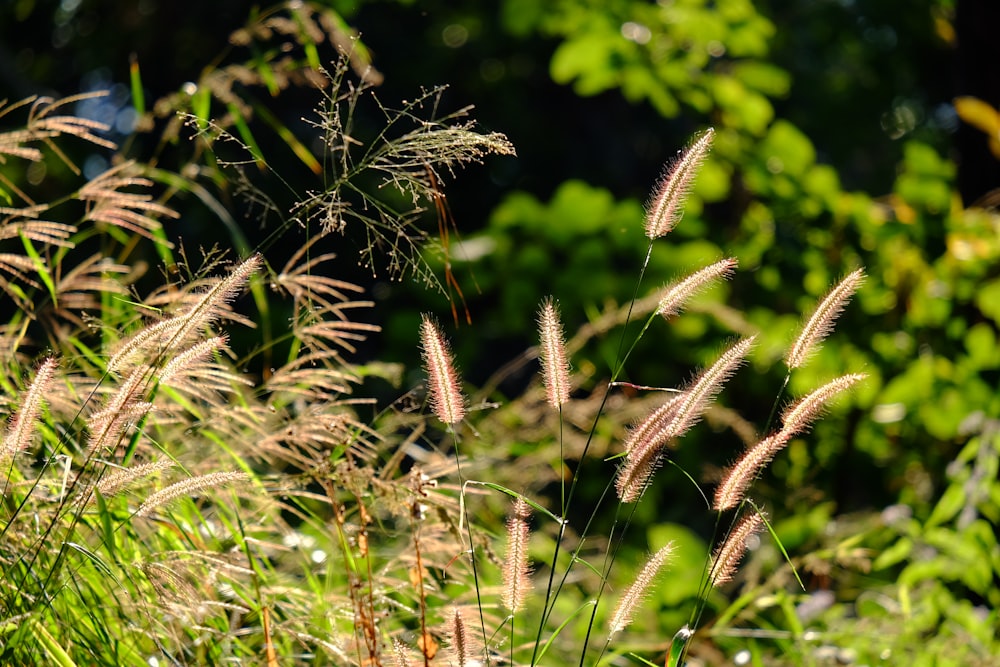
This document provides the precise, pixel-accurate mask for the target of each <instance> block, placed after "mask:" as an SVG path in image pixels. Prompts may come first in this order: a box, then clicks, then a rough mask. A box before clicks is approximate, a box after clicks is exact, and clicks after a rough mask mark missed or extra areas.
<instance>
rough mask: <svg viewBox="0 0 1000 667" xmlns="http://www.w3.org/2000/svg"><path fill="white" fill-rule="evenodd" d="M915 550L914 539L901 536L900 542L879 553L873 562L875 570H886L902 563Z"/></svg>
mask: <svg viewBox="0 0 1000 667" xmlns="http://www.w3.org/2000/svg"><path fill="white" fill-rule="evenodd" d="M912 552H913V540H911V539H910V538H908V537H903V538H900V539H899V541H898V542H896V543H895V544H893V545H892V546H891V547H889V548H888V549H885V550H884V551H882V553H880V554H879V555H878V558H876V559H875V562H874V563H872V569H873V570H876V571H878V570H884V569H886V568H888V567H892V566H893V565H896V564H897V563H900V562H902V561H904V560H906V559H907V558H909V557H910V554H911V553H912Z"/></svg>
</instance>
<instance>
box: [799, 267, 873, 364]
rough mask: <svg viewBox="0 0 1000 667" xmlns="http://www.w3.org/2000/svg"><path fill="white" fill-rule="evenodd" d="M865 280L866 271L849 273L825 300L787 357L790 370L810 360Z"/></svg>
mask: <svg viewBox="0 0 1000 667" xmlns="http://www.w3.org/2000/svg"><path fill="white" fill-rule="evenodd" d="M864 279H865V272H864V269H857V270H856V271H853V272H852V273H849V274H848V275H847V276H846V277H845V278H844V279H843V280H841V281H840V282H839V283H838V284H837V285H836V287H834V288H833V289H832V290H830V292H829V293H828V294H827V295H826V297H824V298H823V300H822V301H821V302H820V303H819V305H818V306H817V307H816V310H815V311H814V312H813V314H812V315H811V316H810V317H809V319H808V320H807V321H806V324H805V326H803V327H802V331H801V332H800V333H799V336H798V338H796V339H795V343H794V344H793V345H792V347H791V348H789V350H788V354H787V355H786V356H785V365H786V366H788V368H789V370H791V369H794V368H798V367H800V366H802V365H803V364H805V363H806V361H808V360H809V356H810V355H811V354H812V353H813V352H814V351H815V350H816V348H817V347H818V346H819V345H820V343H822V342H823V339H824V338H826V337H827V336H828V335H829V334H830V332H831V331H832V330H833V325H834V323H836V321H837V318H838V317H839V316H840V313H842V312H843V310H844V306H846V305H847V302H848V301H850V299H851V296H852V295H853V294H854V292H855V291H857V289H858V287H859V286H860V285H861V283H863V282H864Z"/></svg>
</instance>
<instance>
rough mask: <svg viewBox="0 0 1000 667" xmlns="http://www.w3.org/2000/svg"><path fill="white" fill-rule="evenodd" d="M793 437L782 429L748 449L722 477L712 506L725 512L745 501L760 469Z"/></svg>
mask: <svg viewBox="0 0 1000 667" xmlns="http://www.w3.org/2000/svg"><path fill="white" fill-rule="evenodd" d="M791 439H792V434H791V433H787V432H786V431H783V430H782V431H778V432H777V433H772V434H771V435H769V436H767V437H766V438H764V439H763V440H761V441H760V442H758V443H757V444H756V445H754V446H753V447H751V448H750V449H748V450H747V451H746V453H744V454H743V456H741V457H740V459H739V460H738V461H737V462H736V463H735V464H733V466H732V467H730V468H729V470H728V471H726V474H725V476H724V477H723V478H722V483H720V484H719V486H718V488H717V489H716V490H715V499H714V502H713V503H712V508H713V509H714V510H715V511H716V512H724V511H726V510H728V509H732V508H733V507H736V506H737V505H739V504H740V503H741V502H743V499H744V498H745V497H746V492H747V489H749V488H750V485H751V484H753V481H754V480H755V479H757V475H759V474H760V471H761V470H763V469H764V466H766V465H767V464H768V463H770V462H771V460H772V459H773V458H774V457H775V455H776V454H777V453H778V452H780V451H781V450H782V449H784V448H785V445H787V444H788V441H789V440H791Z"/></svg>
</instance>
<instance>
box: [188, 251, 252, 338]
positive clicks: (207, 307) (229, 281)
mask: <svg viewBox="0 0 1000 667" xmlns="http://www.w3.org/2000/svg"><path fill="white" fill-rule="evenodd" d="M263 261H264V260H263V258H262V257H261V256H260V255H259V254H257V253H254V254H253V255H250V256H249V257H247V258H246V259H245V260H244V261H243V262H241V263H240V264H237V265H236V266H235V267H233V269H232V270H231V271H230V272H229V275H227V276H226V277H224V278H222V279H220V280H218V281H216V282H215V284H214V285H213V286H212V287H211V288H209V289H208V291H206V292H205V294H204V295H203V296H202V297H201V299H199V300H198V301H197V302H196V303H195V304H194V305H193V306H192V307H191V308H190V309H189V310H188V311H187V312H186V313H184V314H183V315H182V316H181V318H182V320H183V323H182V324H181V326H180V328H178V330H177V333H176V334H175V336H174V337H173V338H172V339H171V347H172V348H173V349H176V347H177V346H179V345H184V344H185V342H186V341H187V338H188V336H190V335H191V334H192V333H193V332H195V331H198V330H200V329H202V328H203V327H206V326H208V325H209V324H212V323H214V322H215V321H216V320H217V319H219V318H220V317H221V316H222V314H223V310H224V308H225V307H226V306H228V305H229V304H230V303H231V302H232V301H233V299H235V298H236V296H237V295H238V294H239V293H240V291H242V290H243V288H244V287H245V286H246V284H247V281H248V280H250V277H251V276H252V275H253V274H255V273H256V272H257V270H258V269H260V266H261V264H262V263H263Z"/></svg>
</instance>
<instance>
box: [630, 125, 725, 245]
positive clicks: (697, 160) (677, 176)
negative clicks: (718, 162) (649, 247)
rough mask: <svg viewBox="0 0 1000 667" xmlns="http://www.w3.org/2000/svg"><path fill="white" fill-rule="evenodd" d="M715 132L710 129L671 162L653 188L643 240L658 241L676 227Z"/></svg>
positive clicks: (647, 208)
mask: <svg viewBox="0 0 1000 667" xmlns="http://www.w3.org/2000/svg"><path fill="white" fill-rule="evenodd" d="M714 136H715V130H713V129H712V128H709V129H708V130H706V131H705V133H704V134H702V135H701V136H700V137H699V138H698V139H697V141H695V142H694V143H693V144H691V146H690V147H688V148H687V150H685V151H684V153H683V154H682V155H681V156H680V157H679V158H677V159H676V160H674V161H672V162H670V163H669V164H668V165H667V167H666V169H665V173H664V175H663V176H662V177H661V178H660V181H659V183H658V184H657V187H656V194H655V195H654V197H653V199H652V201H650V203H649V205H648V206H647V207H646V236H647V237H649V238H650V239H657V238H659V237H661V236H663V235H664V234H666V233H667V232H669V231H670V230H671V229H673V228H674V227H676V226H677V223H678V222H680V220H681V217H682V216H683V215H684V201H685V199H687V195H688V192H690V190H691V185H692V183H694V178H695V176H697V175H698V170H699V169H700V168H701V165H702V163H704V162H705V158H706V157H708V151H709V149H711V147H712V138H713V137H714Z"/></svg>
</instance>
